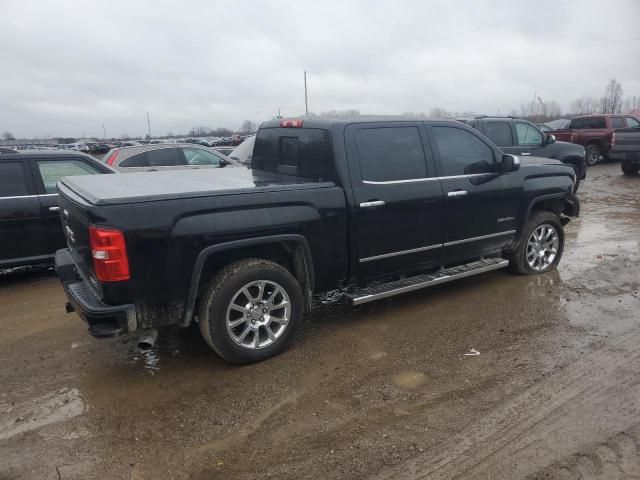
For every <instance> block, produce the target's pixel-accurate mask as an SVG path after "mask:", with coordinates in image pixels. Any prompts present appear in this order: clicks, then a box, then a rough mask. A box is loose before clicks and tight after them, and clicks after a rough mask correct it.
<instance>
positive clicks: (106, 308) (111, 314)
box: [55, 249, 136, 338]
mask: <svg viewBox="0 0 640 480" xmlns="http://www.w3.org/2000/svg"><path fill="white" fill-rule="evenodd" d="M55 269H56V273H57V274H58V278H60V281H61V282H62V287H63V288H64V292H65V293H66V295H67V299H68V302H67V304H66V308H67V312H76V313H77V314H78V315H79V316H80V318H82V319H83V320H84V321H85V322H86V323H87V324H88V325H89V328H88V331H89V333H90V334H91V335H93V336H94V337H97V338H105V337H113V336H116V335H121V334H124V333H129V332H132V331H134V330H135V329H136V311H135V308H134V306H133V305H131V304H125V305H106V304H104V303H103V302H102V300H100V298H99V297H98V295H97V293H96V292H95V290H94V288H93V287H92V286H91V285H90V283H89V282H86V281H84V280H83V279H82V278H81V277H80V275H78V272H77V269H76V267H75V264H74V263H73V259H72V258H71V255H70V254H69V250H67V249H62V250H58V251H57V252H56V255H55Z"/></svg>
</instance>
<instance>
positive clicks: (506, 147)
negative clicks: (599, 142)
mask: <svg viewBox="0 0 640 480" xmlns="http://www.w3.org/2000/svg"><path fill="white" fill-rule="evenodd" d="M460 121H462V122H464V123H466V124H467V125H469V126H471V127H473V128H475V129H476V130H479V131H480V132H482V133H484V134H485V135H486V136H487V137H489V138H490V139H491V140H492V141H493V143H495V144H496V145H497V146H498V147H500V149H501V150H502V151H503V152H505V153H510V154H513V155H519V156H524V157H526V156H534V157H546V158H553V159H556V160H560V161H561V162H563V163H566V164H569V165H571V166H572V167H573V169H574V170H575V172H576V177H577V179H576V186H575V189H576V190H577V189H578V184H579V183H580V180H584V179H585V177H586V176H587V163H586V161H585V151H584V148H583V147H582V146H581V145H575V144H573V143H568V142H558V141H556V138H555V137H554V136H553V135H550V134H547V133H544V132H542V131H541V130H540V128H538V127H537V126H536V125H534V124H533V123H531V122H527V121H526V120H521V119H518V118H511V117H487V116H480V117H475V118H472V119H460Z"/></svg>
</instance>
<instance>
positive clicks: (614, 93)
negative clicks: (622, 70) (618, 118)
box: [600, 78, 622, 113]
mask: <svg viewBox="0 0 640 480" xmlns="http://www.w3.org/2000/svg"><path fill="white" fill-rule="evenodd" d="M621 109H622V85H620V83H619V82H618V81H617V80H616V79H615V78H612V79H611V80H609V83H608V84H607V86H606V88H605V90H604V97H602V98H601V99H600V113H620V110H621Z"/></svg>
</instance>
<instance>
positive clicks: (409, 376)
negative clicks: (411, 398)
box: [393, 372, 429, 388]
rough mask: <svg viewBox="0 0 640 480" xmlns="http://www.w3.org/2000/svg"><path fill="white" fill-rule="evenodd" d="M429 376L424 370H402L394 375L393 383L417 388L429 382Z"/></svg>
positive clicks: (403, 386)
mask: <svg viewBox="0 0 640 480" xmlns="http://www.w3.org/2000/svg"><path fill="white" fill-rule="evenodd" d="M427 380H429V377H427V375H425V374H424V373H422V372H402V373H398V374H397V375H394V376H393V383H394V384H395V385H397V386H398V387H402V388H415V387H418V386H420V385H423V384H425V383H427Z"/></svg>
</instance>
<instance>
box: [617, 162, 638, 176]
mask: <svg viewBox="0 0 640 480" xmlns="http://www.w3.org/2000/svg"><path fill="white" fill-rule="evenodd" d="M620 167H621V168H622V173H624V174H625V175H638V173H640V164H638V163H631V162H630V161H628V160H622V162H621V163H620Z"/></svg>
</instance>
